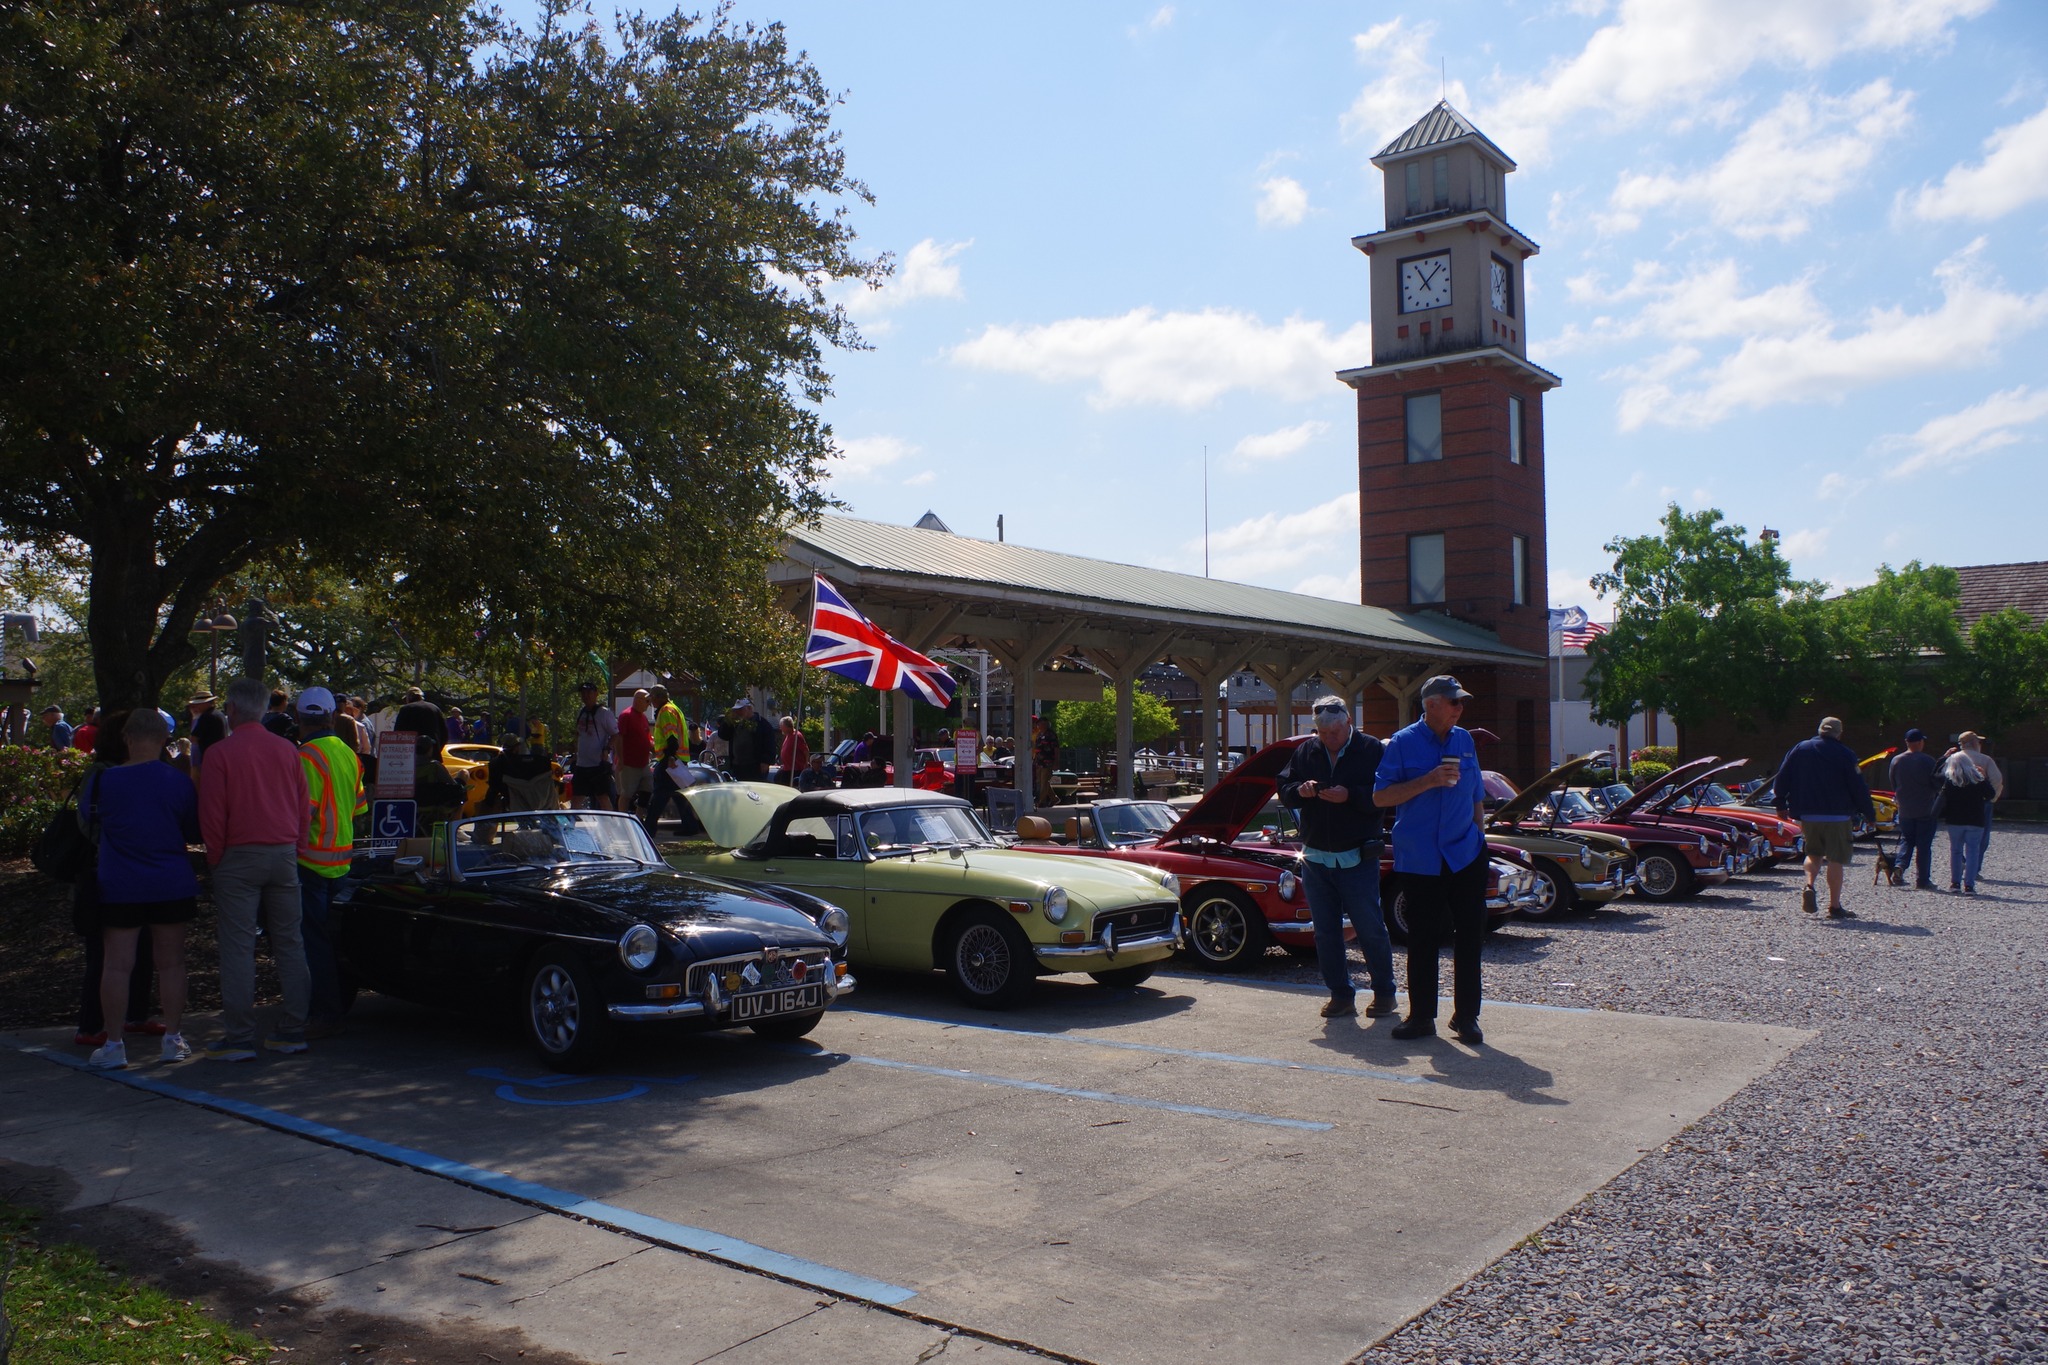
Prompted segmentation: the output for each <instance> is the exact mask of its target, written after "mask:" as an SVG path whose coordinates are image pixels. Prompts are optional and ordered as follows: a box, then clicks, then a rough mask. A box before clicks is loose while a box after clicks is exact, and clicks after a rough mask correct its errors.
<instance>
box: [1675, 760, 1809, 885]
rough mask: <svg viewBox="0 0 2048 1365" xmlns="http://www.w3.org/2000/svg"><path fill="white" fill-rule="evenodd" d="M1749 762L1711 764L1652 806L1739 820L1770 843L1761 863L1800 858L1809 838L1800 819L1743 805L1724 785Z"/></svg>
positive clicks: (1676, 813) (1803, 854)
mask: <svg viewBox="0 0 2048 1365" xmlns="http://www.w3.org/2000/svg"><path fill="white" fill-rule="evenodd" d="M1748 763H1749V760H1748V759H1746V758H1738V759H1734V760H1732V761H1730V762H1727V763H1723V764H1721V765H1719V766H1718V767H1713V768H1709V769H1707V770H1706V771H1705V772H1703V773H1701V774H1700V775H1699V776H1698V777H1696V778H1694V779H1692V781H1690V782H1688V783H1687V784H1686V785H1684V786H1683V787H1676V786H1674V787H1673V788H1672V789H1671V790H1670V791H1669V792H1668V793H1667V794H1666V795H1664V796H1663V797H1662V798H1660V799H1659V800H1658V801H1657V802H1655V803H1654V805H1653V807H1652V809H1653V810H1657V811H1670V812H1671V813H1672V814H1673V815H1681V816H1690V815H1706V816H1712V817H1713V818H1715V819H1716V820H1735V821H1739V822H1741V823H1742V824H1745V825H1747V826H1749V827H1750V828H1751V829H1753V830H1755V831H1756V832H1757V833H1758V834H1759V835H1761V836H1762V837H1763V839H1764V842H1765V844H1766V847H1765V848H1764V850H1763V851H1762V857H1761V858H1760V859H1759V865H1760V866H1766V867H1768V866H1770V865H1771V864H1773V863H1781V862H1793V861H1796V860H1797V859H1799V858H1801V857H1803V856H1805V852H1806V841H1805V840H1804V839H1802V838H1801V837H1800V835H1799V824H1798V822H1797V821H1794V820H1787V819H1785V818H1784V817H1783V816H1781V815H1779V814H1778V813H1777V812H1776V811H1765V810H1755V809H1752V808H1751V807H1749V806H1744V805H1739V804H1737V802H1736V800H1735V797H1734V796H1733V795H1732V794H1731V793H1730V792H1729V790H1728V789H1727V788H1726V787H1724V786H1722V785H1721V782H1720V779H1721V778H1724V777H1728V776H1731V775H1733V774H1734V773H1735V772H1737V771H1738V770H1740V769H1741V768H1743V767H1745V766H1747V764H1748Z"/></svg>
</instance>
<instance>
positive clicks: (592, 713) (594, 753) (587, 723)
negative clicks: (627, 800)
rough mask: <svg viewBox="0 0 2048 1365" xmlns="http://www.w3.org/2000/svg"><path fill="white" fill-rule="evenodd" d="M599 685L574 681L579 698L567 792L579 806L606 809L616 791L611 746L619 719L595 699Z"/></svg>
mask: <svg viewBox="0 0 2048 1365" xmlns="http://www.w3.org/2000/svg"><path fill="white" fill-rule="evenodd" d="M603 690H604V689H603V688H601V687H599V686H598V685H597V684H596V683H594V682H581V683H578V684H576V691H577V693H578V694H579V695H580V696H581V697H582V698H583V706H582V709H580V710H579V711H577V712H576V753H575V762H574V764H573V766H572V767H571V768H570V770H569V771H570V791H571V793H572V794H573V795H574V797H575V798H576V804H577V805H579V806H588V807H590V808H591V809H593V810H610V809H612V806H613V803H614V801H615V800H616V799H617V797H618V794H619V787H618V782H617V780H616V779H615V777H614V776H613V774H612V746H613V745H614V744H616V743H618V739H619V718H618V717H617V716H616V715H614V714H612V709H611V708H610V707H609V706H606V705H604V704H603V703H602V702H601V701H599V700H598V697H599V695H600V694H601V693H602V692H603Z"/></svg>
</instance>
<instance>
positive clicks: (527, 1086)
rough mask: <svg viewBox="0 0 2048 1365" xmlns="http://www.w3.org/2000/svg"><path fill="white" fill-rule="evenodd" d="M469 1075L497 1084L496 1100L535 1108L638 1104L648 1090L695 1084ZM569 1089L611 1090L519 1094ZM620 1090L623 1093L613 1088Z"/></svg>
mask: <svg viewBox="0 0 2048 1365" xmlns="http://www.w3.org/2000/svg"><path fill="white" fill-rule="evenodd" d="M469 1074H470V1075H472V1076H475V1077H477V1078H478V1079H480V1080H486V1081H500V1082H502V1084H501V1085H499V1086H498V1089H497V1096H498V1098H499V1099H501V1100H506V1101H508V1102H510V1103H512V1104H536V1105H544V1106H547V1107H549V1108H557V1107H562V1106H577V1105H585V1104H612V1103H615V1102H617V1101H619V1100H637V1099H639V1098H640V1097H641V1096H642V1095H645V1094H646V1093H647V1091H648V1088H649V1087H650V1086H656V1085H687V1084H689V1083H690V1082H691V1081H694V1080H696V1079H697V1078H696V1077H695V1076H563V1075H551V1076H514V1075H513V1074H512V1073H511V1072H509V1071H501V1070H499V1069H498V1068H497V1067H490V1066H480V1067H475V1068H473V1069H472V1070H471V1071H470V1073H469ZM569 1086H603V1087H610V1088H611V1090H610V1093H609V1094H583V1095H564V1096H562V1097H561V1098H559V1099H550V1098H548V1097H547V1096H546V1095H545V1094H540V1095H529V1094H522V1093H521V1092H522V1091H528V1090H539V1091H549V1090H561V1089H564V1088H565V1087H569ZM619 1086H623V1087H625V1088H624V1089H617V1088H616V1087H619Z"/></svg>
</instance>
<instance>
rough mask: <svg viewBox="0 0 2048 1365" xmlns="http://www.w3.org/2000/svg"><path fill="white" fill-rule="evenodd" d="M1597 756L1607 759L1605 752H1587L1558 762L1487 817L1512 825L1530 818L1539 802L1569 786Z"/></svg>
mask: <svg viewBox="0 0 2048 1365" xmlns="http://www.w3.org/2000/svg"><path fill="white" fill-rule="evenodd" d="M1595 758H1598V759H1599V760H1600V761H1601V762H1602V763H1605V762H1606V761H1607V755H1605V754H1587V755H1586V756H1585V757H1584V758H1572V759H1566V760H1565V761H1564V762H1563V763H1560V764H1558V765H1557V766H1556V767H1555V768H1552V769H1551V770H1550V771H1549V772H1547V773H1545V774H1543V776H1541V777H1539V778H1537V779H1536V780H1535V781H1534V782H1531V783H1530V784H1529V785H1528V786H1526V787H1524V788H1522V790H1521V791H1520V792H1518V793H1516V794H1515V797H1514V799H1512V800H1510V801H1509V802H1508V803H1507V804H1506V805H1504V806H1502V807H1501V808H1500V809H1499V810H1496V811H1494V812H1493V813H1492V814H1491V815H1489V816H1487V819H1488V820H1494V821H1499V822H1501V823H1503V824H1510V825H1512V824H1515V823H1516V822H1518V821H1521V820H1526V819H1528V818H1529V816H1530V815H1531V814H1532V813H1534V811H1535V809H1536V804H1537V802H1539V801H1541V800H1542V799H1543V798H1544V797H1546V796H1548V795H1550V794H1551V793H1552V792H1554V791H1556V790H1557V789H1558V788H1560V787H1565V786H1569V785H1570V784H1571V780H1572V779H1573V778H1574V777H1577V776H1578V775H1579V774H1580V773H1582V772H1584V771H1585V770H1586V769H1587V768H1589V767H1591V766H1592V764H1593V760H1594V759H1595Z"/></svg>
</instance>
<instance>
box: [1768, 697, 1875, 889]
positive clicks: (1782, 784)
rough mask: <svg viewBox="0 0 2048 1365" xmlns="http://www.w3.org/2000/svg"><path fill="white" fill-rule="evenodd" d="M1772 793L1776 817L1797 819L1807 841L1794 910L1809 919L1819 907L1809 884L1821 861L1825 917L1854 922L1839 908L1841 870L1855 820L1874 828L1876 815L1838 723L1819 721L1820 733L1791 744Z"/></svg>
mask: <svg viewBox="0 0 2048 1365" xmlns="http://www.w3.org/2000/svg"><path fill="white" fill-rule="evenodd" d="M1771 790H1772V793H1773V798H1772V799H1773V804H1775V805H1776V806H1777V808H1778V812H1779V814H1781V815H1784V814H1789V815H1790V816H1791V817H1792V818H1793V819H1795V820H1797V821H1798V822H1799V833H1800V835H1801V837H1803V838H1804V839H1805V841H1806V889H1805V890H1804V891H1803V892H1801V893H1800V898H1799V908H1800V909H1802V910H1804V911H1805V912H1806V913H1807V914H1809V915H1811V914H1813V913H1815V912H1816V911H1817V910H1819V909H1820V903H1819V900H1818V898H1817V897H1816V896H1815V894H1814V885H1813V883H1814V878H1815V877H1817V876H1818V875H1819V873H1820V867H1821V864H1822V863H1823V862H1825V863H1826V864H1827V868H1828V918H1829V919H1854V918H1856V916H1855V915H1854V914H1853V913H1851V912H1850V911H1848V910H1845V909H1843V908H1842V872H1843V870H1844V869H1846V868H1847V867H1848V866H1849V859H1850V854H1851V849H1852V840H1853V838H1854V833H1855V826H1854V820H1855V817H1857V816H1861V817H1862V818H1863V819H1864V821H1865V822H1867V823H1869V824H1876V823H1877V811H1876V809H1875V808H1874V807H1872V805H1871V803H1870V788H1869V786H1868V785H1866V784H1865V783H1864V781H1863V774H1862V773H1861V772H1859V771H1857V768H1856V755H1855V754H1854V753H1852V752H1850V749H1849V746H1848V745H1846V744H1844V743H1842V722H1841V721H1839V720H1837V719H1836V718H1835V717H1833V716H1829V717H1827V718H1826V719H1824V720H1823V721H1821V723H1820V733H1819V734H1816V735H1815V736H1814V737H1813V738H1812V739H1807V740H1801V741H1800V742H1799V743H1797V744H1795V745H1793V746H1792V750H1791V752H1790V753H1788V754H1786V755H1785V761H1784V762H1783V763H1780V764H1779V765H1778V777H1777V781H1776V782H1774V783H1773V784H1772V788H1771Z"/></svg>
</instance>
